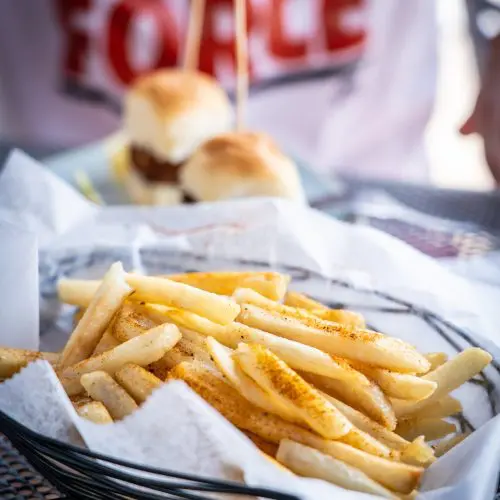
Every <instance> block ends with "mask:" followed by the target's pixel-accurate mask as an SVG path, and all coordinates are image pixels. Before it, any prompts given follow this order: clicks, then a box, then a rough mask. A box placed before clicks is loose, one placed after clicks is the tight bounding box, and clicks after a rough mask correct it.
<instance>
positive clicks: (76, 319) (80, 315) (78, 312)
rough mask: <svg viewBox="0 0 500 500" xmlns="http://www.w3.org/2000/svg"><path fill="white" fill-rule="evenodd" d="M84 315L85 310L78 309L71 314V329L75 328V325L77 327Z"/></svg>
mask: <svg viewBox="0 0 500 500" xmlns="http://www.w3.org/2000/svg"><path fill="white" fill-rule="evenodd" d="M84 314H85V308H83V307H79V308H78V309H77V310H76V311H75V313H74V314H73V328H76V325H78V323H79V321H80V320H81V319H82V318H83V315H84Z"/></svg>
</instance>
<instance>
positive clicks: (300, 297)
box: [284, 291, 328, 311]
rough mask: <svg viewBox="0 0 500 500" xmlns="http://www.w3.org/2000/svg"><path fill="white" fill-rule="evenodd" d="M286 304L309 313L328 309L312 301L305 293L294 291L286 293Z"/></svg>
mask: <svg viewBox="0 0 500 500" xmlns="http://www.w3.org/2000/svg"><path fill="white" fill-rule="evenodd" d="M284 303H285V305H287V306H291V307H298V308H299V309H306V310H308V311H314V310H320V309H328V308H327V307H326V306H325V305H323V304H322V303H321V302H318V301H317V300H314V299H311V298H310V297H308V296H307V295H305V294H303V293H299V292H292V291H289V292H286V295H285V300H284Z"/></svg>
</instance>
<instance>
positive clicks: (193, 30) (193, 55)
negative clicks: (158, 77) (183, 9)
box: [183, 0, 205, 71]
mask: <svg viewBox="0 0 500 500" xmlns="http://www.w3.org/2000/svg"><path fill="white" fill-rule="evenodd" d="M204 15H205V0H191V5H190V8H189V24H188V31H187V39H186V47H185V49H184V62H183V68H184V69H185V70H186V71H195V70H197V69H198V63H199V59H200V41H201V33H202V31H203V19H204Z"/></svg>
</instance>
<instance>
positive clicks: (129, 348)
mask: <svg viewBox="0 0 500 500" xmlns="http://www.w3.org/2000/svg"><path fill="white" fill-rule="evenodd" d="M180 337H181V334H180V332H179V329H178V328H177V327H176V326H175V325H160V326H157V327H156V328H153V329H152V330H150V331H148V332H146V333H144V334H143V335H140V336H138V337H135V338H133V339H131V340H129V341H127V342H124V343H123V344H120V345H119V346H116V347H115V348H113V349H111V350H110V351H107V352H104V353H102V354H100V355H99V356H95V357H93V358H89V359H86V360H84V361H81V362H80V363H77V364H76V365H73V366H69V367H68V368H65V369H64V370H62V372H61V373H60V378H61V382H62V384H63V386H64V388H65V389H66V392H67V393H68V394H69V395H70V396H71V395H74V394H78V393H79V392H80V391H81V390H82V388H81V384H80V381H79V380H80V377H81V376H82V375H83V374H84V373H89V372H93V371H98V370H102V371H105V372H108V373H110V374H112V375H114V373H115V372H116V371H117V370H119V369H120V368H121V367H122V366H123V365H125V364H127V363H136V364H138V365H140V366H146V365H149V364H150V363H153V362H154V361H157V360H158V359H160V358H161V357H162V356H163V355H164V354H165V352H167V351H168V350H169V349H171V348H172V347H173V346H174V345H175V344H176V343H177V342H178V341H179V339H180Z"/></svg>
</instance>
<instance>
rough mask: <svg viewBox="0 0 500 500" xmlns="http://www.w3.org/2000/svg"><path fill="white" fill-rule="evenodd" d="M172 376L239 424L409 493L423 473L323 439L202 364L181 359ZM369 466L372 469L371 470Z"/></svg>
mask: <svg viewBox="0 0 500 500" xmlns="http://www.w3.org/2000/svg"><path fill="white" fill-rule="evenodd" d="M169 379H171V380H175V379H179V380H183V381H184V382H186V383H187V384H188V385H189V386H190V387H191V389H193V390H194V391H195V392H197V393H198V394H199V395H200V396H201V397H202V398H203V399H205V400H206V401H207V402H208V403H209V404H211V405H212V406H213V407H214V408H215V409H216V410H217V411H219V412H220V413H221V414H222V415H223V416H224V417H225V418H227V419H228V420H229V421H230V422H231V423H233V425H235V426H236V427H239V428H241V429H245V430H247V431H250V432H253V433H255V434H257V435H259V436H260V437H262V438H263V439H265V440H267V441H271V442H273V443H279V442H280V441H281V440H283V439H290V440H292V441H296V442H298V443H301V444H304V445H306V446H310V447H312V448H315V449H318V450H320V451H323V453H327V454H329V455H331V456H333V457H334V458H338V459H340V460H343V461H344V462H346V463H350V464H351V465H354V466H355V467H358V468H359V469H361V470H363V472H365V473H366V474H367V475H368V476H370V477H372V479H375V480H376V481H378V482H382V481H380V480H379V478H380V477H382V476H383V477H384V478H385V480H384V481H385V485H386V486H387V487H388V488H391V489H394V490H396V491H401V492H404V493H409V492H410V491H412V490H413V489H414V488H415V487H416V485H417V483H418V481H419V479H420V476H421V475H422V472H423V469H421V468H418V467H412V466H408V465H405V464H399V463H397V462H394V461H392V460H387V459H384V458H380V457H376V456H373V455H370V454H368V453H365V452H363V451H361V450H356V449H355V448H353V447H352V446H349V445H346V444H344V443H337V442H335V441H328V440H325V439H322V438H320V437H319V436H317V435H315V434H313V433H312V432H310V431H308V430H306V429H304V428H303V427H300V426H298V425H295V424H293V423H290V422H287V421H285V420H283V419H282V418H280V417H278V416H276V415H272V414H269V413H266V412H263V411H262V410H260V409H258V408H257V407H256V406H255V405H252V404H251V403H250V402H248V401H247V400H246V399H245V398H243V397H242V396H240V395H239V394H238V392H237V391H236V390H235V389H233V388H232V387H231V386H230V385H229V384H228V383H227V382H225V381H224V380H223V379H222V378H221V376H220V375H219V374H216V373H214V372H212V371H210V370H208V369H206V368H204V367H201V366H200V365H197V364H194V363H181V364H179V365H177V366H176V367H175V368H173V369H172V370H171V372H170V374H169ZM342 457H344V458H342ZM356 464H360V465H361V466H358V465H356ZM368 469H369V470H371V471H372V472H370V473H369V472H368Z"/></svg>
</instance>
